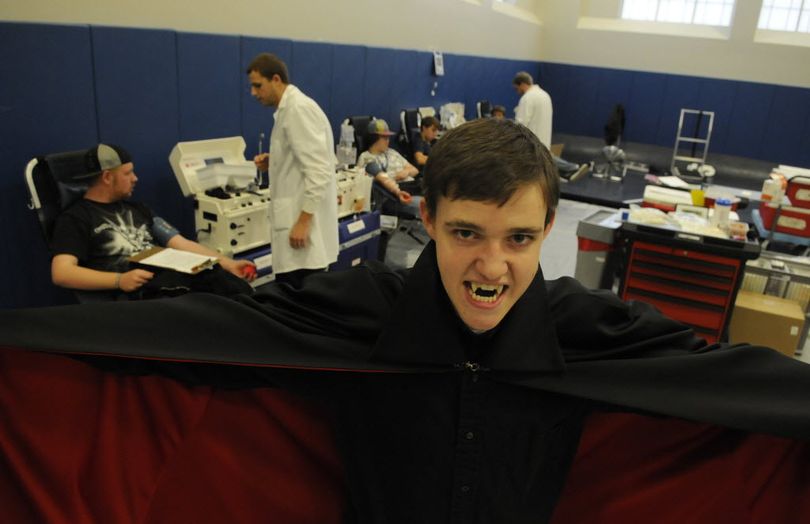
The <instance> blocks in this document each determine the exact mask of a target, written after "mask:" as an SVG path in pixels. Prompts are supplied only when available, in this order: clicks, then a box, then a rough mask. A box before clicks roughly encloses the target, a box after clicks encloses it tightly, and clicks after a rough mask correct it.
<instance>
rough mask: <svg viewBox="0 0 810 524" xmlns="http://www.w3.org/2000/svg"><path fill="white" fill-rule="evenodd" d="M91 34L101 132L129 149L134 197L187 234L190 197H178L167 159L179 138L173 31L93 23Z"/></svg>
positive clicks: (105, 139) (103, 137)
mask: <svg viewBox="0 0 810 524" xmlns="http://www.w3.org/2000/svg"><path fill="white" fill-rule="evenodd" d="M92 35H93V54H94V61H95V82H96V97H97V100H98V122H99V137H100V139H101V141H102V142H111V143H114V144H120V145H122V146H123V147H125V148H126V149H127V150H128V151H129V152H130V154H131V155H132V158H133V161H134V162H135V172H136V173H138V184H137V187H136V188H135V193H134V198H136V199H137V200H140V201H142V202H145V203H146V204H147V205H148V206H150V208H151V209H152V210H153V211H154V212H155V213H156V214H158V215H160V216H162V217H164V218H165V219H166V220H168V221H169V222H170V223H172V224H174V225H175V226H177V227H178V228H179V229H180V230H181V231H182V232H183V233H185V234H186V235H189V234H191V233H192V232H193V221H192V220H191V218H192V216H191V213H190V210H191V209H192V207H191V206H192V203H191V202H190V201H188V200H183V199H180V198H178V194H179V185H178V183H177V179H176V178H175V176H174V174H173V173H172V170H171V166H169V163H168V162H167V158H168V156H169V152H170V151H171V148H172V147H173V146H174V144H175V143H177V142H178V141H179V140H180V126H179V122H180V118H179V115H180V111H179V104H178V99H179V89H178V78H177V40H176V38H177V36H176V34H175V32H174V31H161V30H145V29H125V28H114V27H93V28H92Z"/></svg>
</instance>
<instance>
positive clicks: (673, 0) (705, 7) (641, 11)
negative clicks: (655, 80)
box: [622, 0, 767, 27]
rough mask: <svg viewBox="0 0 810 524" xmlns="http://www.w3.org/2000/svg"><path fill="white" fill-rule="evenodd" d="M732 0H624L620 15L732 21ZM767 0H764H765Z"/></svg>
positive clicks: (716, 23)
mask: <svg viewBox="0 0 810 524" xmlns="http://www.w3.org/2000/svg"><path fill="white" fill-rule="evenodd" d="M734 1H735V0H624V1H623V2H622V18H624V19H625V20H650V21H654V22H676V23H681V24H700V25H714V26H725V27H728V26H729V25H731V14H732V12H733V11H734ZM766 1H767V0H766Z"/></svg>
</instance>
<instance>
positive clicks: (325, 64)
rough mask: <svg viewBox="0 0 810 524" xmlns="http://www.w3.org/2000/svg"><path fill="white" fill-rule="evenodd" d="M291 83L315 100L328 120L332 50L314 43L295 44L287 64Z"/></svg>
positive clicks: (330, 103)
mask: <svg viewBox="0 0 810 524" xmlns="http://www.w3.org/2000/svg"><path fill="white" fill-rule="evenodd" d="M287 67H288V68H289V70H290V77H291V82H292V83H293V84H294V85H295V86H296V87H298V88H299V89H301V90H302V91H303V92H304V93H306V95H307V96H308V97H310V98H312V99H313V100H315V101H316V102H317V103H318V105H319V106H321V109H323V112H324V113H326V115H327V118H328V115H329V113H330V111H331V106H332V96H331V93H332V82H333V78H332V67H333V66H332V48H331V46H329V45H324V44H316V43H313V42H293V45H292V59H291V60H290V61H289V62H288V63H287Z"/></svg>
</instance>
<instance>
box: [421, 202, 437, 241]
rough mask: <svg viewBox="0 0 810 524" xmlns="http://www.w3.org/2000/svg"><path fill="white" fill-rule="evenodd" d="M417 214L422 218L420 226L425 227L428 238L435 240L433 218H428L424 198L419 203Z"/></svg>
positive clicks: (428, 214)
mask: <svg viewBox="0 0 810 524" xmlns="http://www.w3.org/2000/svg"><path fill="white" fill-rule="evenodd" d="M419 214H420V215H421V216H422V225H424V226H425V231H427V234H428V236H429V237H430V238H431V239H432V240H436V224H435V223H434V222H433V217H432V216H430V211H428V207H427V202H425V198H424V197H422V200H420V201H419Z"/></svg>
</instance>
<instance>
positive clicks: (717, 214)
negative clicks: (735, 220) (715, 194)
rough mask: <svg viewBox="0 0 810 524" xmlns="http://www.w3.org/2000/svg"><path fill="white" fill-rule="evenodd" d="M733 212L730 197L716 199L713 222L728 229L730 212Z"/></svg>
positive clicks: (723, 228) (720, 227) (721, 227)
mask: <svg viewBox="0 0 810 524" xmlns="http://www.w3.org/2000/svg"><path fill="white" fill-rule="evenodd" d="M730 213H731V200H730V199H728V198H718V199H717V200H715V201H714V213H712V222H713V223H714V224H715V225H716V226H717V227H718V228H719V229H722V230H723V231H726V230H728V222H729V214H730Z"/></svg>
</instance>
